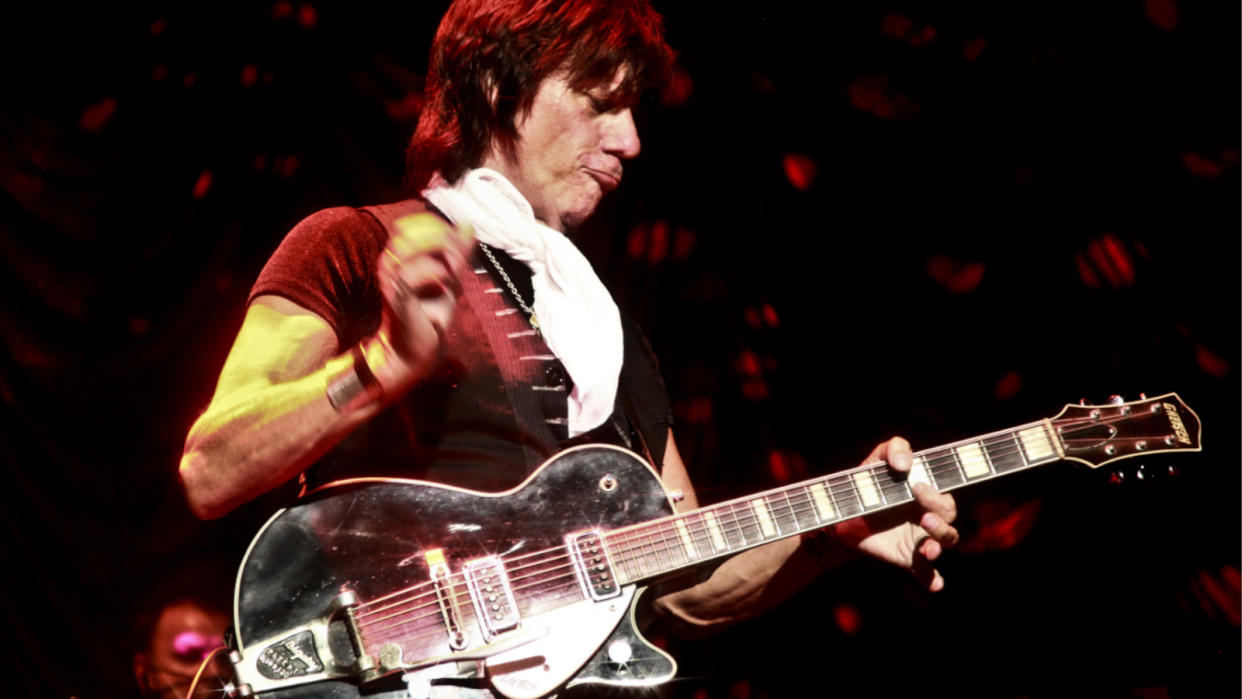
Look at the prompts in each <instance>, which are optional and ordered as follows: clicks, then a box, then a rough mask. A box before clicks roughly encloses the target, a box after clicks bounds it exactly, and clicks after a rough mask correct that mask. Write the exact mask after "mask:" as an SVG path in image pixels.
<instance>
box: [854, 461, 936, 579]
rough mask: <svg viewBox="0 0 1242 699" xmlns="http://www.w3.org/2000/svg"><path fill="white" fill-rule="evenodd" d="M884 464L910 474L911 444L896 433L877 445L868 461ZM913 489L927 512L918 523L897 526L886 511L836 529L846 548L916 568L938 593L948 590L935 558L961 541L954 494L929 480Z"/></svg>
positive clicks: (918, 502)
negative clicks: (934, 485) (936, 566)
mask: <svg viewBox="0 0 1242 699" xmlns="http://www.w3.org/2000/svg"><path fill="white" fill-rule="evenodd" d="M880 462H887V463H888V465H889V467H890V468H892V469H893V470H894V471H898V472H900V473H909V472H910V466H911V464H912V463H913V454H912V453H911V451H910V443H909V442H907V441H906V440H904V439H902V438H901V437H893V438H892V439H890V440H888V441H887V442H884V443H883V444H880V445H879V446H877V447H876V448H875V449H873V450H872V451H871V455H870V456H869V457H867V460H866V461H865V462H863V463H866V464H874V463H880ZM911 490H912V491H913V492H914V498H915V501H916V502H917V504H918V507H919V508H920V509H921V510H922V514H921V515H920V516H919V517H918V520H917V522H915V521H903V522H900V523H896V524H894V522H893V520H892V519H891V515H890V516H885V514H884V513H881V514H880V515H877V516H873V517H859V518H855V519H851V520H848V521H845V522H841V523H840V524H837V525H836V527H835V531H836V533H837V536H838V537H839V538H840V540H841V542H842V543H843V544H845V545H846V546H848V547H850V548H853V549H857V550H859V551H861V552H863V553H865V554H868V555H870V556H874V557H876V558H878V559H880V560H882V561H887V562H889V563H892V564H893V565H896V566H899V567H902V568H906V569H908V570H910V571H911V572H912V573H914V576H915V577H916V578H918V580H919V582H921V583H922V584H923V585H924V586H925V587H926V588H927V589H928V590H931V591H932V592H937V591H939V590H941V589H942V588H944V578H943V577H942V576H941V575H940V572H939V571H937V570H936V569H935V567H933V566H932V561H934V560H936V559H937V558H939V557H940V554H941V553H942V552H943V551H944V549H945V548H947V547H950V546H953V545H954V544H956V543H957V541H958V538H959V536H958V533H957V529H956V528H954V527H953V526H952V522H953V520H954V519H956V518H957V505H956V503H955V502H954V501H953V496H952V495H949V494H948V493H940V492H937V491H936V489H935V488H932V487H931V486H928V485H927V484H925V483H913V484H911Z"/></svg>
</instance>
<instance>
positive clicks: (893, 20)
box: [880, 12, 914, 41]
mask: <svg viewBox="0 0 1242 699" xmlns="http://www.w3.org/2000/svg"><path fill="white" fill-rule="evenodd" d="M912 29H914V20H912V19H910V18H909V17H907V16H905V15H903V14H901V13H899V12H886V13H885V14H884V17H883V18H882V19H881V20H880V32H882V33H883V34H884V36H887V37H888V38H890V39H893V40H894V41H904V40H905V38H906V37H907V36H909V34H910V31H911V30H912Z"/></svg>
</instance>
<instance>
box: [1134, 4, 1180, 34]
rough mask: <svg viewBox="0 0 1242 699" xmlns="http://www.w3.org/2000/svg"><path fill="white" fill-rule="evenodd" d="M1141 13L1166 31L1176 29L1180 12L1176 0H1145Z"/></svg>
mask: <svg viewBox="0 0 1242 699" xmlns="http://www.w3.org/2000/svg"><path fill="white" fill-rule="evenodd" d="M1143 13H1144V14H1146V15H1147V20H1148V21H1149V22H1151V23H1152V24H1154V25H1156V27H1157V28H1159V29H1163V30H1164V31H1166V32H1171V31H1173V30H1174V29H1177V25H1178V23H1179V22H1180V21H1181V14H1182V13H1181V10H1179V9H1178V8H1177V0H1146V1H1145V2H1144V3H1143Z"/></svg>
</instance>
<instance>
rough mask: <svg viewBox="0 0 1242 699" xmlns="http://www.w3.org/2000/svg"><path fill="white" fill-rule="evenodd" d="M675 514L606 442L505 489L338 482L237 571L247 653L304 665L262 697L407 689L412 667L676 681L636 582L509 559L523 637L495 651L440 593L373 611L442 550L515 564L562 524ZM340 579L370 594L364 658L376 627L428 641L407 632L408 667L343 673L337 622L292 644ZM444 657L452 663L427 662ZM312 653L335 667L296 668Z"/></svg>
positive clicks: (551, 685)
mask: <svg viewBox="0 0 1242 699" xmlns="http://www.w3.org/2000/svg"><path fill="white" fill-rule="evenodd" d="M672 512H673V510H672V505H671V502H670V500H669V498H668V496H667V494H666V493H665V491H664V489H663V486H662V485H661V483H660V481H659V479H658V477H657V476H656V474H655V472H654V471H653V470H652V469H651V468H650V466H648V465H647V463H646V462H645V461H643V460H642V459H640V458H639V457H637V456H635V455H634V454H632V453H630V452H627V451H625V450H623V449H618V448H614V447H603V446H592V447H577V448H574V449H570V450H568V451H565V452H563V453H562V454H560V455H558V456H557V457H555V458H554V459H552V460H550V461H549V462H547V463H546V464H544V465H543V466H541V467H540V469H539V470H538V471H536V472H535V473H534V474H532V475H531V477H530V478H528V479H527V481H526V482H524V483H523V484H522V485H520V486H518V487H517V488H516V489H514V490H511V491H508V492H505V493H497V494H483V493H478V492H473V491H468V490H462V489H457V488H451V487H445V486H440V485H434V484H430V483H424V482H418V481H408V480H394V479H355V480H350V481H342V482H340V483H336V484H332V485H330V486H327V487H325V488H322V489H319V490H317V491H316V492H314V493H312V494H310V495H309V496H307V497H306V498H303V499H302V500H300V501H299V502H298V503H296V504H295V505H293V506H291V507H289V508H286V509H284V510H281V511H280V512H278V513H277V514H276V515H275V516H273V517H272V519H271V520H269V521H268V523H267V524H266V525H265V526H264V528H263V529H262V530H261V531H260V532H259V534H258V535H257V536H256V538H255V540H254V541H253V542H252V543H251V546H250V549H249V550H248V551H247V553H246V557H245V560H244V561H243V563H242V566H241V570H240V573H239V574H238V578H237V593H236V597H235V610H234V613H235V625H236V631H237V636H238V638H237V645H238V649H239V651H240V652H241V655H242V656H249V657H250V658H251V661H250V662H251V665H253V663H254V656H255V655H256V654H263V653H265V652H266V654H267V658H268V659H267V660H266V661H264V662H266V663H267V665H268V666H273V665H279V666H280V667H283V668H289V667H293V668H294V669H293V670H287V669H286V670H282V671H281V672H282V673H285V674H289V676H288V677H285V676H281V677H280V678H279V681H278V682H276V683H274V684H273V683H268V685H267V686H266V688H264V689H258V688H256V690H255V691H256V692H258V694H259V695H260V696H263V697H281V698H284V697H312V696H313V697H340V698H342V699H345V698H350V699H352V698H354V697H360V696H365V697H372V696H376V697H378V696H385V697H397V696H402V697H404V696H409V693H408V692H407V691H406V685H405V683H404V682H402V681H401V676H402V675H403V674H405V672H406V671H410V674H409V675H407V676H406V679H407V680H409V679H410V678H414V680H415V682H416V683H425V682H432V683H441V682H451V683H462V684H469V679H470V678H475V683H476V685H477V684H478V681H479V680H478V678H479V677H480V676H484V677H485V678H486V682H487V683H489V684H490V686H491V687H492V689H493V690H494V691H496V692H498V693H500V694H502V695H505V696H508V697H511V698H513V699H523V698H526V697H538V696H544V695H546V694H549V693H551V692H554V691H556V690H557V689H558V688H560V687H564V686H574V685H577V684H582V683H592V682H597V683H606V684H612V685H633V686H647V685H652V684H657V683H659V682H663V681H665V680H667V679H668V678H670V677H671V676H672V675H673V674H674V673H675V671H676V665H675V664H674V662H673V660H672V658H671V657H669V656H668V655H666V654H665V653H663V652H662V651H660V650H658V649H656V648H654V647H652V646H650V645H649V644H648V643H647V642H646V641H645V640H644V639H643V638H642V636H641V635H640V634H639V633H638V631H637V629H635V628H633V612H632V605H633V602H634V600H635V599H636V597H637V596H638V593H639V592H640V590H638V589H637V588H636V587H635V586H634V585H630V586H627V587H624V588H622V590H621V592H620V594H618V595H616V596H614V597H611V598H610V599H604V600H596V599H593V598H592V597H591V596H590V595H588V594H587V593H586V592H585V591H584V588H583V586H582V585H581V583H580V582H579V581H578V579H577V578H576V577H574V576H573V575H572V574H569V575H561V576H559V577H553V578H550V579H548V578H547V576H544V577H542V578H540V577H538V576H528V579H527V581H525V582H524V581H523V573H522V572H521V571H520V570H518V569H517V568H518V567H519V566H515V567H514V569H511V570H509V571H508V575H509V576H510V579H511V585H512V588H513V594H514V598H515V600H516V603H517V607H518V611H519V613H520V617H521V621H520V623H519V625H518V629H517V630H516V631H515V633H521V634H525V638H523V639H522V640H521V641H520V643H518V644H517V645H515V646H513V647H508V648H506V647H504V646H503V644H498V643H494V644H493V646H494V650H493V649H492V648H489V647H488V641H489V639H488V638H487V634H486V633H485V632H484V630H483V629H482V628H481V623H479V622H477V621H476V620H474V619H473V617H470V616H469V615H465V616H463V617H462V618H459V619H457V620H456V621H457V623H458V625H459V628H460V629H461V631H462V632H463V633H464V636H465V644H464V647H463V643H461V638H459V639H458V643H457V644H456V645H453V644H451V643H450V635H451V634H450V633H449V629H451V628H452V624H446V623H445V622H444V614H443V613H442V612H441V609H442V607H441V605H439V604H428V605H423V606H424V607H426V609H427V613H425V614H422V613H420V614H418V615H414V616H417V617H418V618H417V619H416V620H415V621H410V622H406V623H404V624H403V625H402V626H400V627H399V628H397V629H395V630H384V626H385V625H386V622H380V623H377V622H376V621H375V620H376V619H378V618H382V617H384V616H385V615H386V612H385V611H384V607H385V606H386V605H389V604H390V603H389V602H387V601H380V602H378V603H376V602H372V601H374V600H380V598H384V597H386V596H391V595H393V594H394V593H401V592H402V591H406V590H414V589H418V590H422V589H425V588H426V587H427V585H428V581H430V580H432V579H433V577H434V570H433V567H434V566H435V564H436V562H437V561H440V560H441V559H440V556H442V557H443V563H447V569H449V570H453V571H457V570H460V569H462V567H463V566H464V565H466V564H467V563H468V562H470V561H478V560H480V559H485V558H487V557H492V556H504V557H505V558H506V559H518V560H520V559H521V557H522V556H524V555H526V554H536V552H545V554H543V555H542V558H545V559H546V558H547V555H546V552H550V551H560V552H563V551H565V550H566V548H567V545H566V539H565V537H566V534H569V533H572V532H577V531H582V530H587V529H599V530H611V529H616V528H619V527H623V526H626V525H630V524H635V523H639V522H645V521H648V520H652V519H656V518H659V517H664V516H666V515H669V514H672ZM562 557H563V556H562ZM539 558H540V556H538V555H535V556H532V557H531V560H538V559H539ZM545 567H546V566H545ZM562 567H565V568H568V566H567V565H565V566H562ZM462 588H464V585H458V586H457V588H456V589H455V592H456V594H457V595H458V598H459V599H460V598H461V597H464V596H466V595H464V589H462ZM346 590H348V591H351V592H352V593H353V595H354V596H355V597H356V600H357V602H358V603H360V604H359V605H358V609H357V614H358V617H359V619H360V621H359V626H361V627H362V628H363V629H365V631H364V632H363V634H362V637H363V641H362V643H360V644H358V645H360V646H362V647H363V648H364V649H365V650H366V651H368V652H367V653H366V654H367V655H372V656H373V657H374V655H376V654H375V653H372V652H370V651H373V650H374V646H373V644H378V643H379V640H374V639H380V640H382V637H383V635H384V634H391V633H394V632H403V633H405V632H408V635H409V636H410V637H417V638H418V639H419V640H417V641H416V642H406V641H401V644H403V645H404V648H403V650H404V651H405V653H404V655H403V658H402V661H403V662H404V663H406V665H405V667H403V668H400V669H396V670H394V669H393V668H392V667H391V663H390V666H389V667H385V668H383V672H382V673H376V674H380V675H384V677H383V678H382V679H377V680H376V681H368V682H362V683H360V682H358V681H357V678H356V677H348V676H342V675H344V674H345V673H342V672H333V667H334V666H340V667H345V666H348V665H350V664H351V662H352V661H355V660H356V655H355V654H354V653H353V651H352V650H351V649H350V647H349V643H348V640H349V636H348V634H347V633H345V632H344V631H343V630H342V627H343V625H342V624H341V623H337V624H335V625H334V626H333V632H332V633H325V634H322V635H318V636H316V639H315V641H313V642H311V641H298V642H294V643H290V642H288V641H289V639H290V638H293V637H296V636H298V635H299V633H301V634H303V636H304V637H305V638H309V637H310V636H311V635H312V634H310V633H309V632H306V631H303V629H305V628H307V627H308V625H311V626H313V625H314V624H316V622H317V620H323V619H324V618H325V614H327V613H328V612H329V611H330V610H331V609H332V608H333V604H334V600H336V599H337V597H338V595H339V594H340V593H341V592H342V591H346ZM424 597H425V595H424ZM396 599H398V600H399V599H400V595H397V596H396ZM430 599H431V600H432V601H433V602H436V601H437V598H436V597H434V596H432V597H431V598H430ZM440 599H444V598H443V597H442V598H440ZM369 602H370V603H371V604H370V605H368V603H369ZM374 609H378V610H380V612H379V613H376V612H375V611H371V610H374ZM317 633H318V632H317ZM501 638H502V639H503V635H502V636H501ZM492 640H494V639H492ZM282 642H283V644H282ZM606 642H607V643H606ZM294 646H296V648H294ZM323 646H328V647H327V648H325V647H323ZM368 646H371V647H368ZM355 647H357V646H355ZM479 647H483V650H481V651H478V650H476V651H475V652H474V655H473V656H471V655H470V653H465V654H463V653H462V652H461V651H462V650H466V651H471V650H472V649H478V648H479ZM286 648H293V650H288V651H286V650H285V649H286ZM277 655H279V656H281V657H276V656H277ZM463 657H466V660H462V658H463ZM436 658H444V660H443V661H442V662H431V663H430V664H426V663H420V661H422V660H424V659H436ZM303 661H305V662H303ZM236 664H237V663H236V662H235V665H236ZM305 665H309V666H310V669H311V670H314V669H315V666H316V665H318V666H321V667H322V666H326V667H327V671H326V672H321V673H315V672H309V671H307V669H306V668H305V667H302V669H301V670H298V667H301V666H305ZM580 670H582V672H581V673H580V674H579V671H580ZM268 672H270V670H269V671H268ZM251 674H252V675H254V673H253V672H252V673H251ZM334 674H335V675H337V676H336V677H333V676H332V675H334ZM355 674H356V673H355ZM243 679H245V678H243ZM394 682H395V685H396V686H395V687H394ZM424 686H425V685H424ZM464 694H465V695H467V696H468V695H469V692H464ZM485 695H486V694H484V696H485Z"/></svg>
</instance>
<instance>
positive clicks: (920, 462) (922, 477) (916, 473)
mask: <svg viewBox="0 0 1242 699" xmlns="http://www.w3.org/2000/svg"><path fill="white" fill-rule="evenodd" d="M906 481H907V482H909V483H910V485H914V484H915V483H926V484H927V485H929V486H931V487H933V488H935V487H936V484H935V483H933V482H932V479H931V474H930V473H928V472H927V459H925V458H923V457H921V456H916V457H914V462H913V463H912V464H910V475H909V476H908V477H907V478H906Z"/></svg>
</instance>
